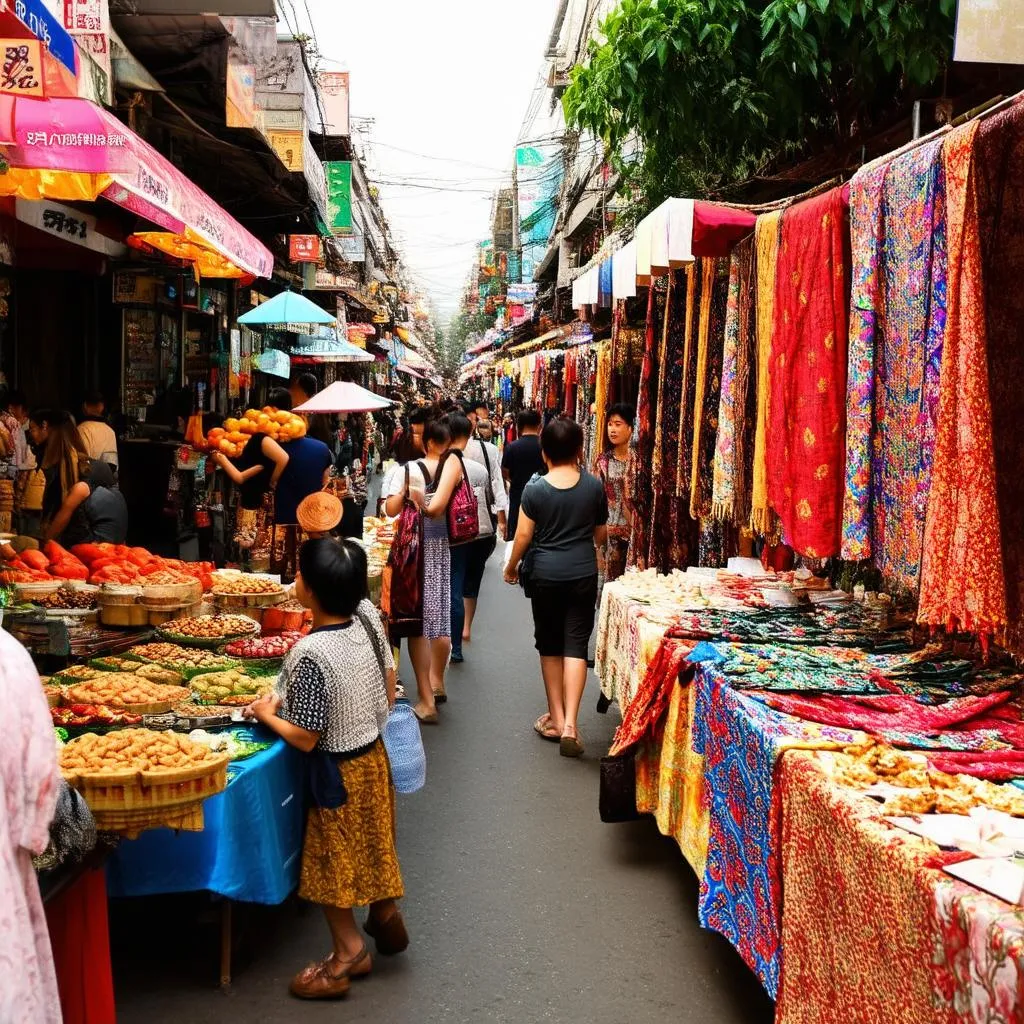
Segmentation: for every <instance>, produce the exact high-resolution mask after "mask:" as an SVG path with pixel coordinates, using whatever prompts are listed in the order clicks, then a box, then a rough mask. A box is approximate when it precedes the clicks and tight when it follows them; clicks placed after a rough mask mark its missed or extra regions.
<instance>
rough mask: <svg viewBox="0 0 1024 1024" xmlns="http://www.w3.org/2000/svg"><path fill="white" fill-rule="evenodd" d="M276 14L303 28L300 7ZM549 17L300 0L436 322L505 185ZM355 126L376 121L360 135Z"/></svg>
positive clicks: (537, 0)
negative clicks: (342, 81) (337, 76)
mask: <svg viewBox="0 0 1024 1024" xmlns="http://www.w3.org/2000/svg"><path fill="white" fill-rule="evenodd" d="M280 2H281V7H282V13H285V12H287V15H288V17H289V18H291V19H292V20H293V21H294V20H295V19H296V18H298V19H299V21H300V22H301V23H302V25H303V26H305V25H306V24H308V17H307V12H306V9H305V8H304V5H303V0H291V2H289V0H280ZM557 7H558V2H557V0H433V2H425V0H359V2H358V3H357V2H355V0H308V10H309V13H310V14H311V15H312V18H313V25H314V28H315V34H316V38H317V41H318V44H319V47H320V51H321V53H322V54H323V55H324V57H327V58H332V62H331V63H327V62H325V63H324V66H325V67H329V68H337V69H338V70H343V69H346V68H347V69H348V70H349V71H350V72H351V86H350V88H351V110H352V117H353V119H354V122H353V133H352V134H353V138H354V139H355V141H356V144H357V147H359V148H360V149H361V150H363V151H365V152H366V156H367V158H368V163H369V171H370V174H371V177H372V178H374V179H377V180H378V181H379V182H380V187H381V202H382V205H383V207H384V211H385V213H386V214H387V216H388V219H389V221H390V223H391V225H392V228H393V229H394V233H395V235H396V237H397V239H398V240H399V241H400V243H401V246H402V250H403V254H404V256H405V260H406V263H407V265H408V266H409V267H410V268H411V269H412V270H413V272H414V273H415V274H416V276H417V278H418V280H419V282H420V283H421V284H422V286H423V287H424V289H425V290H426V292H427V294H428V295H429V296H430V298H431V300H432V301H433V303H434V304H435V305H436V308H437V310H438V313H439V316H440V318H441V320H442V321H444V320H447V319H448V318H449V317H450V316H451V314H452V313H453V312H454V310H455V308H456V307H457V305H458V301H459V298H460V296H461V294H462V288H463V284H464V282H465V279H466V275H467V273H468V271H469V267H470V264H471V260H472V254H473V247H474V245H475V243H476V242H477V241H479V240H480V239H482V238H485V237H487V235H488V232H489V226H490V211H491V193H492V192H493V190H494V189H495V188H496V187H497V186H498V185H499V184H500V183H502V182H503V181H505V180H508V179H509V177H510V175H511V170H512V159H513V154H514V150H515V143H516V139H517V137H518V135H519V129H520V125H521V124H522V123H523V118H524V115H525V114H526V111H527V107H528V105H529V103H530V98H531V96H532V94H533V90H534V86H535V85H536V83H537V79H538V75H539V73H540V69H541V64H542V61H543V55H544V49H545V47H546V45H547V38H548V33H549V32H550V30H551V24H552V22H553V21H554V17H555V13H556V10H557ZM285 25H287V18H286V20H285ZM282 27H285V26H282ZM544 112H546V107H545V108H544ZM360 118H372V119H373V123H372V124H370V125H367V126H366V129H367V132H366V134H360V133H359V131H358V129H360V128H361V127H362V126H361V124H360V121H359V120H358V119H360ZM535 130H537V129H535ZM366 143H368V144H369V148H368V151H367V147H366V145H365V144H366ZM417 154H418V155H417ZM401 183H404V184H401ZM414 186H415V187H414Z"/></svg>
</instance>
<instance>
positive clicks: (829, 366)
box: [767, 188, 847, 558]
mask: <svg viewBox="0 0 1024 1024" xmlns="http://www.w3.org/2000/svg"><path fill="white" fill-rule="evenodd" d="M845 219H846V211H845V207H844V205H843V200H842V192H841V190H840V189H838V188H836V189H833V190H831V191H829V192H826V193H824V194H823V195H821V196H817V197H815V198H813V199H808V200H806V201H804V202H802V203H797V204H795V205H794V206H791V207H790V208H789V209H787V210H786V211H785V212H784V213H783V215H782V229H781V236H780V242H779V259H778V269H777V272H776V288H775V309H774V316H775V328H774V336H773V340H772V362H771V367H770V371H769V372H770V375H771V385H770V386H771V395H770V398H769V411H768V428H767V456H768V463H767V466H768V469H767V479H768V493H769V497H770V500H771V503H772V507H773V508H774V509H775V511H776V512H777V513H778V515H779V518H780V519H781V521H782V526H783V530H784V536H785V538H786V540H787V541H788V542H789V543H790V544H791V545H792V546H793V547H794V548H795V549H796V550H797V551H798V552H799V553H800V554H802V555H808V556H810V557H813V558H826V557H828V556H831V555H835V554H838V552H839V538H840V528H841V525H842V503H843V480H842V473H841V471H840V466H841V465H842V453H843V444H844V430H845V419H846V355H847V353H846V335H847V300H846V275H847V265H846V256H845V253H844V240H845V232H846V225H845Z"/></svg>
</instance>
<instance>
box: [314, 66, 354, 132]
mask: <svg viewBox="0 0 1024 1024" xmlns="http://www.w3.org/2000/svg"><path fill="white" fill-rule="evenodd" d="M317 81H318V82H319V84H320V98H321V100H322V102H323V106H324V127H325V129H326V131H325V133H324V134H325V135H330V136H346V137H347V136H348V134H349V125H348V72H347V71H321V72H320V73H319V75H317Z"/></svg>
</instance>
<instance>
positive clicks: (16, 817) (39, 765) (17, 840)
mask: <svg viewBox="0 0 1024 1024" xmlns="http://www.w3.org/2000/svg"><path fill="white" fill-rule="evenodd" d="M0 701H2V702H3V706H4V708H5V709H6V714H7V721H6V722H5V726H4V729H5V733H6V735H5V736H4V742H3V743H0V791H2V792H3V794H4V799H3V800H0V922H2V927H3V947H2V948H3V962H4V965H3V967H2V968H0V1020H2V1021H9V1022H11V1024H60V1020H61V1008H60V996H59V994H58V989H57V975H56V972H55V970H54V966H53V953H52V950H51V947H50V936H49V932H48V931H47V928H46V915H45V913H44V912H43V901H42V899H41V898H40V895H39V882H38V881H37V878H36V871H35V868H34V867H33V866H32V857H33V856H38V855H39V854H41V853H42V852H43V851H44V850H45V849H46V847H47V844H48V843H49V840H50V833H49V828H50V821H51V820H52V818H53V814H54V811H55V809H56V806H57V794H58V792H59V784H60V773H59V772H58V770H57V751H56V747H55V746H54V742H53V722H52V721H51V719H50V714H49V712H48V710H47V707H46V698H45V697H44V696H43V688H42V686H41V685H40V683H39V673H38V672H36V669H35V666H34V665H33V664H32V659H31V658H30V657H29V655H28V652H27V651H26V650H25V648H24V647H22V646H21V644H19V643H18V641H17V640H15V639H14V637H12V636H11V634H10V633H6V632H4V631H3V630H0Z"/></svg>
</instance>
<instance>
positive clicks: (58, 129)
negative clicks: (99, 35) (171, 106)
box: [0, 96, 274, 278]
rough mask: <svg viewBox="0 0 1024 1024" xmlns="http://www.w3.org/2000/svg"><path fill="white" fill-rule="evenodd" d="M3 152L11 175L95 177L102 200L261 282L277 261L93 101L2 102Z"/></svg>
mask: <svg viewBox="0 0 1024 1024" xmlns="http://www.w3.org/2000/svg"><path fill="white" fill-rule="evenodd" d="M0 146H2V147H3V155H4V157H5V158H6V159H7V162H8V163H9V164H10V166H11V167H14V168H20V169H24V170H42V171H58V172H65V173H66V172H70V173H74V174H83V175H93V176H95V187H96V192H97V194H98V195H102V196H103V198H105V199H108V200H110V201H111V202H113V203H117V204H118V205H119V206H122V207H124V208H125V209H127V210H131V211H132V212H133V213H136V214H138V215H139V216H141V217H145V218H146V219H147V220H150V221H152V222H153V223H154V224H158V225H159V226H160V227H162V228H164V229H165V230H167V231H171V232H173V233H174V234H176V235H181V236H183V237H184V238H187V239H188V240H190V241H194V242H198V243H200V244H202V245H206V246H208V247H209V248H211V249H213V250H215V251H216V252H218V253H220V254H221V255H222V256H224V257H226V258H227V259H228V260H230V261H231V262H232V263H233V264H234V265H235V266H237V267H238V268H239V269H241V270H243V271H245V272H246V273H248V274H252V275H254V276H255V277H265V278H266V277H270V275H271V273H272V272H273V269H274V257H273V255H272V254H271V252H270V250H269V249H267V247H266V246H264V245H263V244H262V243H261V242H260V241H259V240H258V239H256V238H255V237H254V236H253V235H251V234H250V233H249V232H248V231H246V230H245V228H243V227H242V225H241V224H239V223H238V221H236V220H235V219H234V218H233V217H232V216H231V215H230V214H229V213H227V211H225V210H224V209H222V208H221V207H220V206H218V205H217V203H215V202H214V201H213V200H212V199H211V198H210V197H209V196H208V195H207V194H206V193H205V192H204V191H203V190H202V189H201V188H199V186H198V185H196V184H195V183H194V182H192V181H190V180H189V178H188V177H186V176H185V175H184V174H183V173H182V172H181V171H179V170H178V168H177V167H175V166H174V164H172V163H171V162H170V161H169V160H167V159H166V158H165V157H164V156H162V155H161V154H160V153H158V152H157V151H156V150H155V149H154V148H153V147H152V146H151V145H150V144H149V143H148V142H146V141H145V139H142V138H140V137H139V136H138V135H136V134H135V133H134V132H133V131H131V129H129V128H128V127H126V126H125V125H124V124H122V123H121V122H120V121H119V120H118V119H117V118H116V117H114V115H113V114H111V113H109V112H108V111H106V110H104V109H103V108H102V107H98V106H96V104H94V103H91V102H90V101H89V100H84V99H76V98H51V99H47V100H39V99H31V98H29V97H18V96H0Z"/></svg>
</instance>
